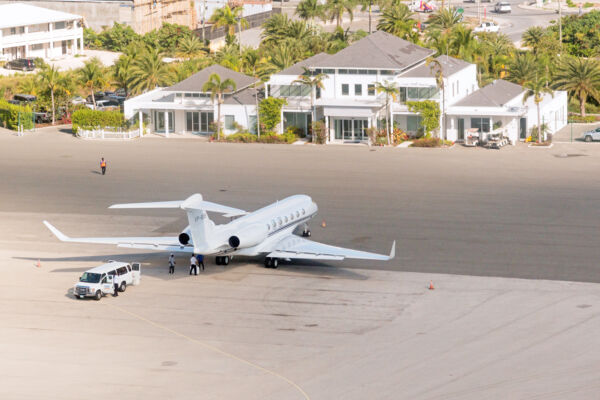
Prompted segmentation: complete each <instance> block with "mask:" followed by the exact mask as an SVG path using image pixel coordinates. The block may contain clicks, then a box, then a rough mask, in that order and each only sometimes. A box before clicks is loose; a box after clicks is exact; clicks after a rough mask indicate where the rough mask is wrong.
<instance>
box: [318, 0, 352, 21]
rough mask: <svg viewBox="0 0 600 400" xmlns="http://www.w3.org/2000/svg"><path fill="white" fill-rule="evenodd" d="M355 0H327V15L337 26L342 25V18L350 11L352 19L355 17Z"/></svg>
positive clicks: (349, 14)
mask: <svg viewBox="0 0 600 400" xmlns="http://www.w3.org/2000/svg"><path fill="white" fill-rule="evenodd" d="M355 7H356V3H355V0H327V3H325V16H326V17H327V18H328V19H329V20H330V21H334V20H335V23H336V26H342V18H343V17H344V14H346V13H348V16H349V17H350V21H352V20H353V19H354V8H355Z"/></svg>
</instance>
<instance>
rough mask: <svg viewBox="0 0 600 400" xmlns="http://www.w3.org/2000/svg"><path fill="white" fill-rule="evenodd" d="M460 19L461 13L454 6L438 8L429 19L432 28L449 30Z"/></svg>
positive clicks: (459, 21)
mask: <svg viewBox="0 0 600 400" xmlns="http://www.w3.org/2000/svg"><path fill="white" fill-rule="evenodd" d="M461 21H462V14H460V13H459V12H458V11H457V9H456V8H451V9H447V8H439V9H438V10H437V11H436V12H435V13H434V14H433V15H432V16H431V18H430V19H429V23H430V24H431V27H432V28H437V29H441V30H443V31H445V32H449V31H450V30H452V28H454V27H455V26H456V25H458V24H460V23H461Z"/></svg>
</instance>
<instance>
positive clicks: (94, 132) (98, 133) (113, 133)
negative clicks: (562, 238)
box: [77, 128, 140, 139]
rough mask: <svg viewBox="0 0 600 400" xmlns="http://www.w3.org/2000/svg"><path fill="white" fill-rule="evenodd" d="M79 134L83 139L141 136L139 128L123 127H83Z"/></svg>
mask: <svg viewBox="0 0 600 400" xmlns="http://www.w3.org/2000/svg"><path fill="white" fill-rule="evenodd" d="M77 136H78V137H80V138H82V139H133V138H136V137H139V136H140V130H139V129H132V130H129V131H126V130H123V129H120V128H119V129H110V128H101V129H81V128H79V130H78V131H77Z"/></svg>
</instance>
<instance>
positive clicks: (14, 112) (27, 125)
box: [0, 100, 33, 130]
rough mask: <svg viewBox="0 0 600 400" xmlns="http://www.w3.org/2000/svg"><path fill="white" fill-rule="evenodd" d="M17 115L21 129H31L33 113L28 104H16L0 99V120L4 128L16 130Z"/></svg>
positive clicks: (17, 124)
mask: <svg viewBox="0 0 600 400" xmlns="http://www.w3.org/2000/svg"><path fill="white" fill-rule="evenodd" d="M19 117H20V122H21V126H23V129H33V113H32V112H31V108H29V106H18V105H16V104H11V103H9V102H8V101H6V100H0V121H2V125H3V126H4V127H5V128H8V129H12V130H17V129H18V127H19Z"/></svg>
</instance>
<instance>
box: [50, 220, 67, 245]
mask: <svg viewBox="0 0 600 400" xmlns="http://www.w3.org/2000/svg"><path fill="white" fill-rule="evenodd" d="M44 225H46V228H48V229H50V232H52V233H53V234H54V236H56V237H57V238H58V240H60V241H61V242H69V241H71V238H70V237H68V236H67V235H65V234H64V233H62V232H61V231H59V230H58V229H56V228H55V227H54V226H52V224H50V222H48V221H44Z"/></svg>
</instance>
